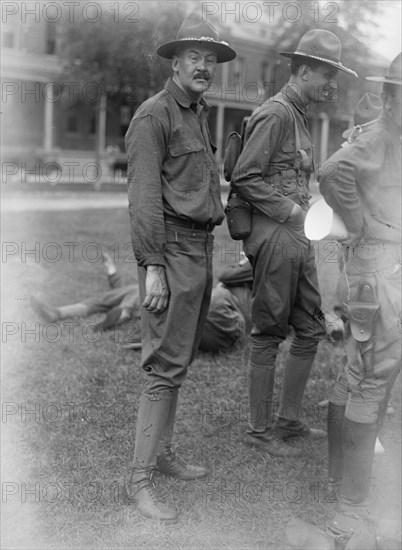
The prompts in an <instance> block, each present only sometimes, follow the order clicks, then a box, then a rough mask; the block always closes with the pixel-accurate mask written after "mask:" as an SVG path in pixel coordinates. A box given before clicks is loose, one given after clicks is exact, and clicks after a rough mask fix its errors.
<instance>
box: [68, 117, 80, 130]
mask: <svg viewBox="0 0 402 550" xmlns="http://www.w3.org/2000/svg"><path fill="white" fill-rule="evenodd" d="M77 131H78V121H77V117H76V116H75V115H69V116H68V117H67V132H72V133H76V132H77Z"/></svg>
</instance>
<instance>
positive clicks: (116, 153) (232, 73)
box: [2, 2, 387, 183]
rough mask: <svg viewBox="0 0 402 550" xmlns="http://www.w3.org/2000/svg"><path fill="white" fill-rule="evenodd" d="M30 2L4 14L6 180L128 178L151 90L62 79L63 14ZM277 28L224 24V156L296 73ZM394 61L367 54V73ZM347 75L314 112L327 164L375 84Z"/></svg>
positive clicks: (216, 107) (215, 134)
mask: <svg viewBox="0 0 402 550" xmlns="http://www.w3.org/2000/svg"><path fill="white" fill-rule="evenodd" d="M11 4H12V5H14V4H15V5H17V3H11ZM11 4H10V5H11ZM22 4H24V5H25V6H30V11H29V10H28V8H25V9H26V10H28V11H27V12H26V13H25V15H24V14H23V13H22V12H21V9H22V8H21V7H19V8H18V11H17V12H16V13H6V17H4V14H3V32H2V111H3V115H2V116H3V130H4V131H3V135H4V136H5V139H4V140H3V149H2V158H3V182H4V181H6V182H7V179H10V178H12V177H14V176H15V177H21V174H22V175H24V173H26V174H28V175H29V177H30V178H31V179H32V177H35V178H37V177H39V176H41V177H42V179H43V178H45V180H46V179H47V180H48V181H49V182H50V183H58V182H59V181H71V182H75V181H82V180H84V181H88V182H92V183H99V182H100V181H103V180H109V181H115V182H124V168H125V164H126V155H125V149H124V135H125V132H126V130H127V128H128V125H129V122H130V120H131V117H132V116H133V114H134V112H135V110H136V108H137V107H138V105H139V104H140V103H141V102H142V101H143V100H144V99H146V94H145V95H144V93H143V91H141V92H140V91H139V92H138V93H137V96H138V97H135V98H134V100H133V98H132V97H131V98H127V94H125V93H122V91H121V90H116V91H113V90H109V91H108V92H107V93H103V92H102V90H100V88H99V87H97V86H96V85H95V84H94V83H93V84H92V85H91V84H87V85H81V84H80V83H79V82H71V81H69V82H67V81H65V82H63V81H62V80H60V75H61V74H62V72H63V66H62V65H61V61H60V58H59V55H58V54H59V53H60V47H61V42H60V29H61V24H62V21H60V20H59V19H57V20H56V17H55V16H54V15H53V17H52V12H46V16H45V12H44V11H43V9H44V8H43V5H44V4H41V3H39V2H31V3H22ZM22 4H21V6H22ZM53 4H54V3H53ZM50 5H51V4H49V6H50ZM17 7H18V6H17ZM190 7H191V6H190ZM190 7H189V9H190ZM270 28H271V27H270V25H269V22H268V21H265V20H264V18H262V19H261V20H260V21H259V22H258V24H256V23H254V24H252V25H251V26H250V25H249V26H247V25H245V24H243V25H238V24H226V25H224V24H222V25H221V29H220V30H221V31H222V33H223V35H224V37H225V38H227V39H228V41H229V42H230V44H231V45H232V47H233V48H234V49H235V50H236V51H237V53H238V55H237V57H236V59H235V60H234V61H232V62H230V63H225V64H222V65H219V66H218V72H217V75H216V79H215V82H214V84H213V85H212V86H211V88H210V90H209V91H208V92H207V93H206V99H207V101H208V103H209V104H210V105H211V108H212V109H211V114H210V127H211V134H212V138H213V140H214V141H215V143H216V145H217V159H218V161H219V162H221V161H222V158H223V154H224V149H225V142H226V138H227V136H228V135H229V133H230V132H232V131H233V130H236V131H239V130H240V127H241V122H242V119H243V117H244V116H247V115H249V114H250V113H251V112H252V111H253V110H254V109H255V108H256V107H257V106H258V105H260V104H261V103H262V102H263V101H264V100H265V99H266V98H268V97H270V96H272V95H273V94H274V93H276V92H277V91H278V89H280V87H281V86H282V85H283V84H284V83H285V82H286V80H287V78H288V74H289V71H288V60H286V59H285V58H283V57H281V56H279V55H278V54H276V53H275V52H274V49H273V44H272V43H273V37H272V36H271V35H270V33H271V31H270ZM166 63H169V62H168V61H166ZM386 65H387V62H386V61H384V60H378V59H376V60H372V61H371V62H370V63H368V60H367V59H364V60H362V67H363V72H364V73H365V74H369V73H370V72H373V71H376V72H379V71H382V70H383V68H384V67H385V66H386ZM357 70H359V68H357ZM345 78H346V80H345ZM348 78H350V77H348V76H345V75H343V74H342V75H340V85H341V90H343V91H342V94H341V95H342V99H341V101H340V102H339V103H338V104H336V105H330V106H322V105H315V106H314V107H313V108H312V109H309V111H310V117H311V120H310V122H311V131H312V137H313V142H314V143H315V145H316V147H317V158H318V159H319V161H322V160H324V159H325V158H326V157H327V156H329V155H330V154H331V153H332V152H334V151H335V150H336V149H337V148H338V147H339V146H340V143H341V141H342V138H341V134H342V132H343V131H344V130H345V128H347V127H348V126H350V125H351V123H352V113H353V108H354V105H355V104H356V102H357V100H358V99H359V97H360V96H361V95H362V93H363V91H367V89H368V86H367V84H368V83H366V82H365V81H364V78H360V79H359V81H355V82H353V86H351V85H350V84H351V82H350V80H349V81H348V80H347V79H348ZM156 91H157V90H156ZM370 91H376V90H370ZM154 92H155V90H152V91H151V90H149V91H148V94H152V93H154ZM128 99H129V100H128ZM38 174H39V176H38Z"/></svg>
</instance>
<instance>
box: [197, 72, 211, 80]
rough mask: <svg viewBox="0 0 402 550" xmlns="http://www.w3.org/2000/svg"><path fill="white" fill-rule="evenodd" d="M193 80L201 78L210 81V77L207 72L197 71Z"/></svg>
mask: <svg viewBox="0 0 402 550" xmlns="http://www.w3.org/2000/svg"><path fill="white" fill-rule="evenodd" d="M193 78H194V79H197V78H203V79H204V80H210V75H209V73H208V72H207V71H198V72H197V73H195V75H194V77H193Z"/></svg>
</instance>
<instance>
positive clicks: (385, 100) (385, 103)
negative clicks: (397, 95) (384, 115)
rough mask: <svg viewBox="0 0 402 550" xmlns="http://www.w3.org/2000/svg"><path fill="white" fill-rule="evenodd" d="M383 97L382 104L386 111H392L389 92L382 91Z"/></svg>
mask: <svg viewBox="0 0 402 550" xmlns="http://www.w3.org/2000/svg"><path fill="white" fill-rule="evenodd" d="M381 99H382V106H383V109H384V111H390V110H391V102H390V99H389V97H388V94H386V93H384V92H382V94H381Z"/></svg>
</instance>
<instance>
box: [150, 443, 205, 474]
mask: <svg viewBox="0 0 402 550" xmlns="http://www.w3.org/2000/svg"><path fill="white" fill-rule="evenodd" d="M156 470H157V471H158V472H160V473H162V474H165V475H168V476H172V477H176V478H177V479H182V480H183V481H190V480H192V479H205V478H206V477H208V475H209V470H208V469H207V468H204V467H203V466H192V465H191V464H187V463H186V462H184V460H182V459H181V458H180V457H179V456H177V454H176V453H174V452H173V451H172V449H171V448H170V447H167V448H166V449H165V451H164V452H162V453H160V454H158V456H157V458H156Z"/></svg>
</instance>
